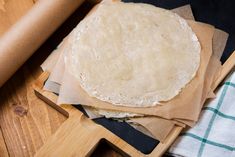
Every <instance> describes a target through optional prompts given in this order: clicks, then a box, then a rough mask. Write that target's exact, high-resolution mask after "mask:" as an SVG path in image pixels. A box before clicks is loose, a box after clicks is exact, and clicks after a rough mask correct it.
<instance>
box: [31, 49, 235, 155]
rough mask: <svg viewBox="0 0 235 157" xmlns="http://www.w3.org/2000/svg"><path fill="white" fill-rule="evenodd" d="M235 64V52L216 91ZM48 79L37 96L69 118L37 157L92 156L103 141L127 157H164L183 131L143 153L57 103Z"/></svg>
mask: <svg viewBox="0 0 235 157" xmlns="http://www.w3.org/2000/svg"><path fill="white" fill-rule="evenodd" d="M234 61H235V52H234V53H233V54H232V55H231V56H230V58H229V59H228V60H227V61H226V62H225V63H224V64H223V67H222V71H221V75H220V76H219V78H218V79H217V80H216V81H215V83H214V87H213V89H215V88H216V87H217V86H218V85H219V83H220V82H221V81H222V80H223V79H224V78H225V76H226V75H227V74H228V73H229V72H230V71H231V69H232V68H233V67H234V64H235V62H234ZM48 76H49V73H48V72H43V73H42V74H41V76H40V77H39V78H38V80H37V81H36V82H35V84H34V90H35V94H36V95H37V96H38V97H39V98H41V99H42V100H43V101H45V102H46V103H47V104H49V105H51V106H52V107H53V108H55V109H56V110H58V111H59V112H61V113H62V114H64V115H65V116H66V117H68V119H67V120H66V121H65V122H64V123H63V124H62V125H61V126H60V128H59V129H58V130H57V131H56V132H55V134H53V135H52V136H51V137H50V138H49V139H48V140H47V142H46V143H45V144H44V145H43V147H42V148H41V149H40V150H39V151H38V152H37V153H36V155H35V156H36V157H42V156H43V157H47V156H48V157H49V156H50V157H51V156H56V157H65V156H90V155H91V153H92V152H93V151H94V149H95V148H96V147H97V145H98V144H99V142H100V141H102V140H105V141H107V143H109V144H110V145H111V146H112V147H113V148H114V149H115V150H118V151H119V152H120V153H121V154H122V155H124V156H154V157H157V156H162V155H163V154H164V152H165V151H166V150H167V149H168V148H169V146H170V145H171V144H172V143H173V141H174V140H175V139H176V137H177V136H178V135H179V133H180V132H181V131H182V129H183V128H182V127H180V126H175V128H174V129H173V130H172V132H171V133H170V134H169V135H168V136H167V139H166V140H165V142H164V143H161V142H160V143H159V144H158V145H157V146H156V147H155V149H154V150H153V151H152V152H151V153H150V154H148V155H146V154H142V153H141V152H140V151H138V150H136V149H135V148H133V147H132V146H131V145H129V144H128V143H126V142H125V141H123V140H122V139H121V138H119V137H118V136H116V135H114V134H113V133H112V132H110V131H109V130H107V129H105V128H104V127H102V126H101V125H98V124H96V123H94V122H93V121H92V120H90V119H88V118H86V117H85V116H84V115H83V113H82V112H80V111H79V110H78V109H76V108H75V107H73V106H72V105H61V106H58V105H57V104H56V100H57V98H58V96H57V95H56V94H54V93H52V92H48V91H45V90H43V85H44V82H45V81H46V80H47V78H48Z"/></svg>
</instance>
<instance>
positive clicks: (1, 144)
mask: <svg viewBox="0 0 235 157" xmlns="http://www.w3.org/2000/svg"><path fill="white" fill-rule="evenodd" d="M0 154H1V156H3V157H8V156H9V154H8V151H7V147H6V144H5V140H4V138H3V136H2V131H1V130H0Z"/></svg>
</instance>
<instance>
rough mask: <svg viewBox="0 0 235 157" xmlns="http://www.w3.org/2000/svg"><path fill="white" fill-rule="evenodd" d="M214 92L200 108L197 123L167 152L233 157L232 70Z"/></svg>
mask: <svg viewBox="0 0 235 157" xmlns="http://www.w3.org/2000/svg"><path fill="white" fill-rule="evenodd" d="M216 95H217V97H216V98H215V99H212V100H210V101H208V102H207V103H206V104H205V106H204V107H203V109H202V112H201V114H200V119H199V121H198V123H197V124H196V125H195V126H194V127H193V128H189V129H186V130H185V131H183V132H182V133H181V135H180V136H179V137H178V138H177V140H176V141H175V143H174V144H173V145H172V146H171V147H170V149H169V152H168V153H169V154H171V155H173V156H185V157H210V156H211V157H221V156H223V157H234V156H235V72H233V73H232V75H231V76H230V77H229V79H227V81H226V82H224V83H223V86H222V87H221V88H220V89H219V90H218V92H217V94H216Z"/></svg>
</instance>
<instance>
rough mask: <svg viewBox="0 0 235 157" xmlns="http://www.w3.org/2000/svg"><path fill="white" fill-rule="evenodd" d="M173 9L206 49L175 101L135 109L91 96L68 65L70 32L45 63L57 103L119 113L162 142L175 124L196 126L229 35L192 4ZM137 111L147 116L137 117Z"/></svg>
mask: <svg viewBox="0 0 235 157" xmlns="http://www.w3.org/2000/svg"><path fill="white" fill-rule="evenodd" d="M173 11H174V12H176V13H178V14H179V15H181V16H182V17H183V18H185V19H187V21H188V23H189V25H190V26H191V27H192V29H193V31H194V32H195V33H196V35H197V37H198V39H199V41H200V43H201V47H202V52H201V64H200V68H199V70H198V72H197V74H196V76H195V78H194V79H193V80H192V81H191V82H190V83H189V84H188V85H187V86H186V87H185V88H184V89H183V90H182V92H181V93H180V94H179V95H178V96H176V97H175V98H174V99H172V101H170V102H166V103H163V104H160V105H157V106H155V107H147V108H131V107H122V106H114V105H112V104H109V103H107V102H102V101H100V100H97V99H95V98H92V97H90V96H89V95H88V94H86V92H84V91H83V90H82V88H81V87H80V85H79V82H78V80H76V79H75V78H74V77H73V76H72V75H71V74H70V73H69V72H68V70H67V69H66V68H65V64H64V53H65V52H66V51H69V46H68V45H69V44H70V38H69V37H70V35H68V36H67V37H66V38H65V39H64V40H63V42H62V43H61V44H60V45H59V46H58V48H57V49H56V50H54V51H53V52H52V54H51V55H50V56H49V57H48V59H47V60H46V61H45V62H44V63H43V64H42V66H41V67H42V69H43V70H44V71H49V72H50V76H49V79H48V80H47V81H46V83H45V86H44V89H45V90H48V91H51V92H54V93H57V94H58V95H59V97H58V102H57V103H58V104H59V105H60V104H74V105H78V104H82V105H83V107H84V109H85V111H86V112H87V114H88V115H89V117H90V118H97V117H100V116H102V115H101V114H102V113H105V114H106V116H107V117H117V115H118V116H119V118H120V119H119V120H124V121H127V122H128V123H130V124H131V125H133V126H134V127H136V128H137V129H139V130H141V131H142V132H143V133H145V134H148V135H150V136H152V137H154V138H156V139H158V140H160V141H164V139H165V138H166V137H167V135H168V134H169V132H170V131H171V130H172V129H173V127H174V126H175V125H181V126H183V127H185V126H193V125H194V124H195V122H196V121H197V120H198V116H199V114H200V111H201V108H202V106H203V104H204V102H205V100H206V99H207V98H212V97H214V94H213V90H212V89H213V82H214V81H215V80H216V78H217V76H218V75H219V72H220V68H221V63H220V61H219V59H220V57H221V55H222V52H223V49H224V47H225V43H226V40H227V37H228V35H227V33H225V32H223V31H220V30H218V29H215V28H214V27H213V26H211V25H208V24H203V23H199V22H195V21H194V17H193V14H192V11H191V8H190V6H183V7H180V8H177V9H174V10H173ZM70 34H71V33H70ZM98 111H99V112H98ZM107 112H108V113H109V114H107ZM117 112H122V113H123V114H121V115H120V113H117ZM133 113H134V114H133ZM136 114H137V115H143V116H137V117H135V116H134V117H133V115H136ZM124 117H125V118H124ZM115 119H118V118H115Z"/></svg>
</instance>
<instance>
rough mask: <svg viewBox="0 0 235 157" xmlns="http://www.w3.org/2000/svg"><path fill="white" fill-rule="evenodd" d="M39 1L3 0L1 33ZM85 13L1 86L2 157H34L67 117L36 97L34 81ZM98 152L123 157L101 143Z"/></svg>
mask: <svg viewBox="0 0 235 157" xmlns="http://www.w3.org/2000/svg"><path fill="white" fill-rule="evenodd" d="M35 1H36V0H0V36H1V35H2V34H3V33H4V32H5V31H7V29H8V28H9V27H10V26H11V25H12V24H14V23H15V22H16V21H17V20H18V19H19V18H20V17H21V16H23V15H24V14H25V13H26V12H27V11H28V10H29V9H30V8H31V7H32V6H33V5H34V3H36V2H35ZM82 7H83V8H85V9H86V10H87V8H89V7H91V5H90V4H83V5H82ZM83 10H84V9H83ZM81 14H86V11H79V12H76V13H75V14H74V15H72V17H71V18H70V20H68V21H70V22H69V24H66V23H65V24H63V25H62V27H61V28H60V29H59V30H58V31H56V32H55V33H54V34H53V35H52V37H50V38H49V39H48V40H47V41H46V44H44V45H43V46H42V47H41V48H39V50H37V52H36V53H35V54H34V55H33V56H32V57H31V58H30V59H29V60H28V61H27V62H26V63H25V64H24V65H23V66H22V67H21V68H20V69H19V70H18V71H17V72H16V73H15V75H14V76H13V77H12V78H11V79H10V80H9V81H8V82H7V83H6V84H5V85H4V86H3V87H2V88H0V157H8V156H11V157H14V156H16V157H29V156H33V155H34V154H35V152H36V151H37V150H38V149H39V148H40V147H41V146H42V145H43V143H44V142H45V141H46V140H47V139H48V138H49V137H50V135H51V134H53V133H54V132H55V131H56V130H57V128H58V127H59V126H60V125H61V124H62V123H63V121H64V120H65V119H66V118H65V117H64V116H63V115H62V114H60V113H59V112H57V111H56V110H54V109H53V108H51V107H50V106H48V105H47V104H46V103H44V102H43V101H41V100H40V99H38V98H37V97H36V96H35V94H34V91H33V88H32V83H33V82H34V81H35V79H36V78H37V77H38V76H39V75H40V73H41V70H40V67H39V66H40V64H41V63H42V62H43V60H45V59H46V57H47V56H48V55H49V54H50V52H51V51H52V50H53V49H54V48H55V47H56V45H58V43H59V42H60V41H61V40H62V39H63V38H64V36H65V35H66V34H68V32H69V31H70V30H71V29H72V28H73V27H74V26H75V25H76V22H74V21H77V20H78V19H79V18H81V17H82V16H81ZM73 19H75V20H73ZM67 23H68V22H67ZM0 77H1V76H0ZM95 151H96V153H94V154H93V156H120V155H119V154H118V153H116V152H115V151H114V150H112V149H111V148H109V147H108V146H107V145H105V144H104V145H103V144H102V145H100V146H98V148H97V149H96V150H95Z"/></svg>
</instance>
